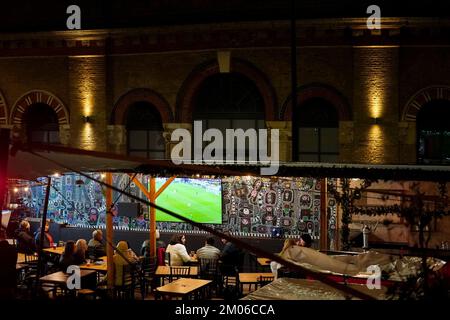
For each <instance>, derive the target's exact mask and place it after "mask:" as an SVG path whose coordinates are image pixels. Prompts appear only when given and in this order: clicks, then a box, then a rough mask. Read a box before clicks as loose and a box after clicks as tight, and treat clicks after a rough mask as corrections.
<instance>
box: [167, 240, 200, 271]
mask: <svg viewBox="0 0 450 320" xmlns="http://www.w3.org/2000/svg"><path fill="white" fill-rule="evenodd" d="M185 243H186V236H185V235H184V234H175V235H173V237H172V239H170V243H169V245H168V246H167V249H166V253H169V254H170V265H171V266H182V265H184V264H185V263H188V262H194V260H193V259H192V258H191V256H190V255H189V254H188V253H187V250H186V246H185V245H184V244H185Z"/></svg>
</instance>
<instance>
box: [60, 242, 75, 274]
mask: <svg viewBox="0 0 450 320" xmlns="http://www.w3.org/2000/svg"><path fill="white" fill-rule="evenodd" d="M76 264H77V263H76V259H75V242H73V241H71V240H70V241H67V242H66V246H65V247H64V252H63V254H62V255H61V257H60V258H59V268H60V270H61V271H62V272H66V271H67V268H68V267H69V266H71V265H76Z"/></svg>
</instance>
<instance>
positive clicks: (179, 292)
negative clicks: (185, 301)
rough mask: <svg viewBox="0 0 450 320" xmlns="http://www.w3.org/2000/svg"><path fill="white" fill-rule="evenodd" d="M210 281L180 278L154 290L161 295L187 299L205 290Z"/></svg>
mask: <svg viewBox="0 0 450 320" xmlns="http://www.w3.org/2000/svg"><path fill="white" fill-rule="evenodd" d="M211 282H212V281H211V280H203V279H192V278H180V279H178V280H175V281H173V282H171V283H169V284H166V285H164V286H161V287H158V288H156V291H157V292H158V293H160V294H162V295H167V296H170V297H181V298H187V297H189V296H190V295H195V294H196V293H198V292H200V290H202V289H204V288H206V286H208V285H209V284H210V283H211Z"/></svg>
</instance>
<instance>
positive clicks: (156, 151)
mask: <svg viewBox="0 0 450 320" xmlns="http://www.w3.org/2000/svg"><path fill="white" fill-rule="evenodd" d="M126 128H127V150H128V154H129V155H132V156H138V157H145V158H151V159H164V158H165V141H164V137H163V131H164V129H163V125H162V120H161V116H160V114H159V112H158V110H156V108H155V107H154V106H153V105H152V104H150V103H148V102H136V103H133V104H132V105H131V106H130V107H129V108H128V111H127V118H126Z"/></svg>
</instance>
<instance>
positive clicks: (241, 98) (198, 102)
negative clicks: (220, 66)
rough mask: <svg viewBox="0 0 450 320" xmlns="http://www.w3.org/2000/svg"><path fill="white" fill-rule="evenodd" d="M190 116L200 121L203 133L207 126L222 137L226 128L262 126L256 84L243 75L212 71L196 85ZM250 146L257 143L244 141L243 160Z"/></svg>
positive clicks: (258, 93)
mask: <svg viewBox="0 0 450 320" xmlns="http://www.w3.org/2000/svg"><path fill="white" fill-rule="evenodd" d="M193 119H194V121H196V120H197V121H198V120H201V121H202V126H203V132H204V131H205V130H207V129H209V128H216V129H219V130H220V131H221V132H222V135H223V137H224V140H225V137H226V135H225V133H226V132H225V130H226V129H243V130H244V131H246V130H247V129H251V128H253V129H256V130H258V129H263V128H265V121H264V119H265V115H264V101H263V98H262V96H261V94H260V92H259V90H258V88H257V87H256V85H255V84H254V83H253V82H252V81H251V80H250V79H248V78H247V77H245V76H244V75H242V74H239V73H233V72H231V73H219V74H214V75H212V76H210V77H208V78H207V79H206V80H205V81H204V82H203V84H202V85H201V86H200V89H199V91H198V93H197V95H196V97H195V107H194V114H193ZM204 144H207V142H206V143H204ZM224 148H225V141H224ZM250 148H255V149H257V145H255V146H249V143H248V141H246V147H245V154H246V158H247V159H248V154H249V150H250ZM235 152H236V150H235ZM224 158H225V154H224Z"/></svg>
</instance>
